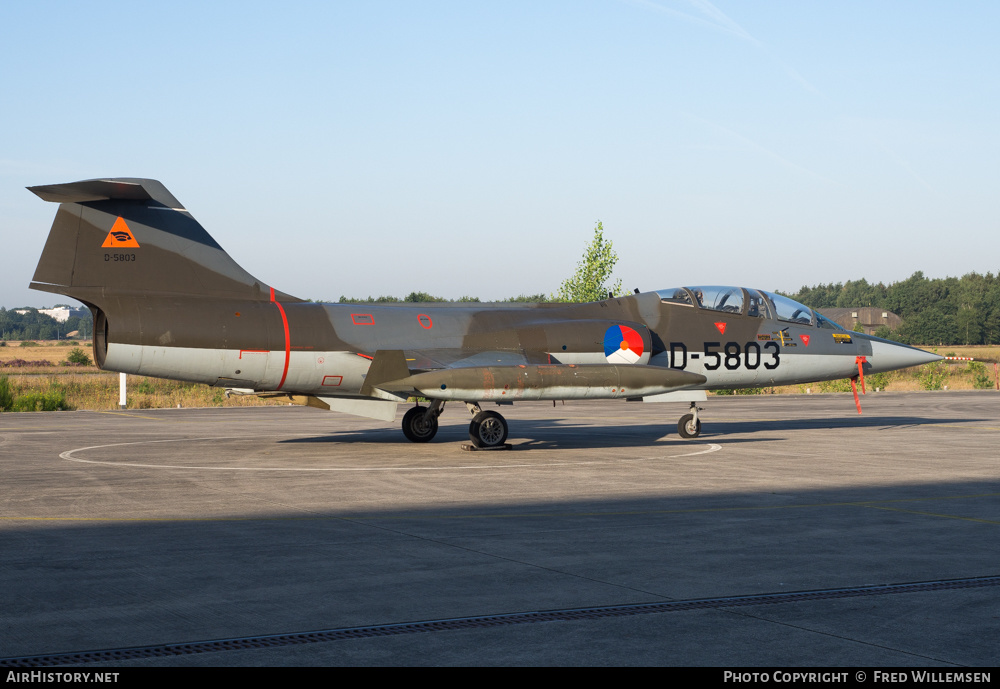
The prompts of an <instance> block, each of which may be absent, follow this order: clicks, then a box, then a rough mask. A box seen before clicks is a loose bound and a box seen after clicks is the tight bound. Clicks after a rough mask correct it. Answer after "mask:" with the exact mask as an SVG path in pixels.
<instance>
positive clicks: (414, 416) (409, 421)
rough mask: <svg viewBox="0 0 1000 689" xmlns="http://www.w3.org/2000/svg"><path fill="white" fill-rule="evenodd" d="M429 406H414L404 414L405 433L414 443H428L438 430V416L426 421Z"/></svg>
mask: <svg viewBox="0 0 1000 689" xmlns="http://www.w3.org/2000/svg"><path fill="white" fill-rule="evenodd" d="M426 412H427V407H413V408H412V409H410V410H408V411H407V412H406V413H405V414H403V435H405V436H406V439H407V440H409V441H410V442H414V443H426V442H427V441H429V440H430V439H431V438H433V437H434V436H435V435H436V434H437V432H438V420H437V417H436V416H435V417H433V418H432V419H431V420H430V421H424V414H425V413H426Z"/></svg>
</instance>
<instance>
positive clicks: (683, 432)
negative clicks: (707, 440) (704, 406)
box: [677, 414, 701, 438]
mask: <svg viewBox="0 0 1000 689" xmlns="http://www.w3.org/2000/svg"><path fill="white" fill-rule="evenodd" d="M677 432H678V433H679V434H680V436H681V437H682V438H697V437H698V436H699V435H701V420H700V419H699V420H698V421H697V422H695V420H694V414H685V415H684V416H682V417H681V420H680V421H678V422H677Z"/></svg>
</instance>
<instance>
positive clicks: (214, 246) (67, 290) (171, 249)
mask: <svg viewBox="0 0 1000 689" xmlns="http://www.w3.org/2000/svg"><path fill="white" fill-rule="evenodd" d="M28 189H29V190H30V191H32V192H33V193H35V194H36V195H38V196H39V197H40V198H41V199H43V200H45V201H54V202H58V203H60V206H59V210H58V212H57V213H56V218H55V220H54V221H53V223H52V229H51V230H50V231H49V238H48V240H47V241H46V243H45V249H44V251H43V252H42V256H41V258H40V259H39V261H38V267H37V268H36V269H35V276H34V278H32V282H31V285H30V287H31V288H32V289H38V290H42V291H46V292H55V293H57V294H65V295H67V296H71V297H74V298H76V299H79V300H80V301H82V302H84V303H87V304H91V305H96V306H98V307H100V306H101V304H102V302H104V301H105V300H107V299H109V298H114V297H116V296H125V295H130V296H139V295H151V294H158V295H188V296H204V297H209V298H238V299H251V300H260V301H268V300H270V299H273V297H272V296H271V290H270V289H269V288H268V287H267V286H265V285H263V284H262V283H261V282H260V281H259V280H257V279H256V278H254V277H253V276H252V275H250V273H248V272H246V271H245V270H243V269H242V268H241V267H240V266H239V265H238V264H237V263H236V261H234V260H233V259H232V258H231V257H230V256H229V254H227V253H226V252H225V251H224V250H223V249H222V247H221V246H219V244H218V243H217V242H216V241H215V240H214V239H212V237H211V236H210V235H209V234H208V232H206V231H205V229H204V228H203V227H202V226H201V225H199V224H198V222H197V221H196V220H195V219H194V218H193V217H192V216H191V214H190V213H188V212H187V210H186V209H185V208H184V207H183V206H181V204H180V203H179V202H178V201H177V199H175V198H174V197H173V195H172V194H171V193H170V192H169V191H167V189H166V187H164V186H163V185H162V184H160V183H159V182H158V181H156V180H153V179H137V178H127V177H122V178H114V179H92V180H84V181H81V182H71V183H69V184H53V185H49V186H40V187H28ZM277 297H278V298H279V299H280V300H281V301H285V302H294V301H301V300H299V299H296V298H295V297H292V296H290V295H287V294H283V293H280V292H278V293H277Z"/></svg>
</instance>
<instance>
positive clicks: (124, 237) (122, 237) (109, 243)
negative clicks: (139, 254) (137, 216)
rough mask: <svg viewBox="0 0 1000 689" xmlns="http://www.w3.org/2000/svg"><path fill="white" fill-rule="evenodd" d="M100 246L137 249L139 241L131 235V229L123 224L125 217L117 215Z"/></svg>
mask: <svg viewBox="0 0 1000 689" xmlns="http://www.w3.org/2000/svg"><path fill="white" fill-rule="evenodd" d="M101 246H102V247H104V248H108V247H114V248H131V249H138V248H139V242H137V241H135V237H133V236H132V230H130V229H128V225H126V224H125V218H123V217H122V216H120V215H119V216H118V219H117V220H115V224H114V225H112V226H111V231H110V232H108V236H107V237H106V238H105V239H104V243H103V244H101Z"/></svg>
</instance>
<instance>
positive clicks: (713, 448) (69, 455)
mask: <svg viewBox="0 0 1000 689" xmlns="http://www.w3.org/2000/svg"><path fill="white" fill-rule="evenodd" d="M266 437H272V438H273V437H283V436H266ZM259 439H260V438H259V437H255V438H247V437H246V436H222V437H214V438H169V439H167V440H140V441H136V442H131V443H109V444H107V445H90V446H89V447H78V448H76V449H74V450H66V451H65V452H61V453H60V454H59V458H60V459H65V460H67V461H70V462H79V463H81V464H102V465H105V466H113V467H133V468H138V469H182V470H185V469H186V470H194V471H339V472H347V471H454V470H465V469H469V470H482V469H518V468H522V469H538V468H543V467H557V466H585V465H588V464H622V463H627V462H649V461H655V460H663V459H678V458H680V457H693V456H695V455H704V454H709V453H711V452H717V451H718V450H721V449H722V445H717V444H715V443H710V444H709V446H708V447H707V448H706V449H703V450H698V451H696V452H685V453H682V454H679V455H666V456H660V457H634V458H632V459H611V460H593V461H585V462H545V463H538V462H531V463H523V464H469V465H465V464H460V465H457V466H455V465H452V466H427V467H413V466H411V467H406V466H403V467H390V466H381V467H213V466H183V465H178V464H144V463H139V462H108V461H102V460H98V459H83V458H81V457H74V456H73V455H74V454H76V453H77V452H86V451H87V450H103V449H106V448H109V447H127V446H130V445H153V444H156V443H190V442H202V441H206V440H246V441H250V440H259Z"/></svg>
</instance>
